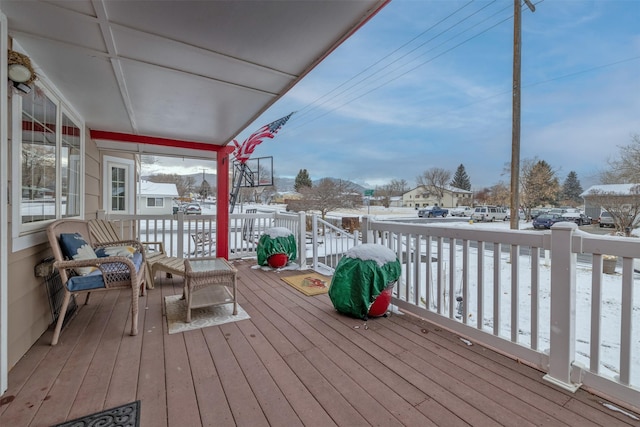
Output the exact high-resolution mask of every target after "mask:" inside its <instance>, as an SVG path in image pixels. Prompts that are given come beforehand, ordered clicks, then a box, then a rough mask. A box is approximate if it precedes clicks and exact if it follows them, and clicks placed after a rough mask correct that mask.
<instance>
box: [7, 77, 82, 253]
mask: <svg viewBox="0 0 640 427" xmlns="http://www.w3.org/2000/svg"><path fill="white" fill-rule="evenodd" d="M12 109H13V111H12V117H13V119H12V120H13V121H12V141H13V144H12V164H13V165H14V167H13V168H12V179H13V182H14V183H15V185H13V186H12V187H13V193H12V199H13V218H14V219H15V220H14V221H13V222H12V223H13V227H12V228H13V237H14V238H20V237H21V236H24V235H28V234H31V233H33V232H34V231H41V230H44V228H45V227H46V225H47V224H48V223H49V222H51V221H52V220H55V219H59V218H63V217H78V216H80V215H81V212H82V206H83V199H84V198H83V191H82V188H83V183H82V175H83V173H82V171H83V160H82V152H83V151H82V147H83V143H84V125H83V123H82V121H81V120H80V119H79V118H77V117H76V116H75V115H74V114H73V113H72V112H71V111H70V108H68V107H67V106H66V105H65V104H64V102H62V101H61V99H60V97H58V96H56V95H55V94H54V93H53V92H52V91H50V90H48V89H47V88H46V87H45V86H44V85H43V84H42V83H40V82H39V83H37V84H35V85H34V89H33V90H32V91H31V92H30V93H28V94H24V95H21V96H17V95H14V96H13V97H12ZM33 243H35V242H33ZM14 246H16V247H21V246H23V247H27V246H29V244H28V243H27V244H26V246H24V245H21V244H20V243H18V244H17V245H15V242H14Z"/></svg>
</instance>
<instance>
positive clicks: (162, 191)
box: [138, 181, 178, 215]
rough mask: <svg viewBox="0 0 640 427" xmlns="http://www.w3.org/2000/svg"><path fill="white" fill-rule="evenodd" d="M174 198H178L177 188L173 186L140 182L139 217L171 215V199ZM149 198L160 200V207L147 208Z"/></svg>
mask: <svg viewBox="0 0 640 427" xmlns="http://www.w3.org/2000/svg"><path fill="white" fill-rule="evenodd" d="M176 197H178V188H177V187H176V185H175V184H168V183H158V182H149V181H142V182H141V183H140V202H139V205H138V212H139V213H140V214H141V215H171V214H172V213H173V199H174V198H176ZM149 198H161V199H162V200H163V204H162V206H148V199H149Z"/></svg>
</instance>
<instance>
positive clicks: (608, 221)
mask: <svg viewBox="0 0 640 427" xmlns="http://www.w3.org/2000/svg"><path fill="white" fill-rule="evenodd" d="M599 222H600V227H615V226H616V224H615V222H614V221H613V216H612V215H611V214H610V213H609V212H607V211H602V212H601V213H600V220H599Z"/></svg>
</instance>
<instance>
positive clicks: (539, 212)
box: [529, 209, 548, 220]
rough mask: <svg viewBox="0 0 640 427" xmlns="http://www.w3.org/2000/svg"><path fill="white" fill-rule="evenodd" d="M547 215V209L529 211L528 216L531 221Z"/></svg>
mask: <svg viewBox="0 0 640 427" xmlns="http://www.w3.org/2000/svg"><path fill="white" fill-rule="evenodd" d="M545 213H548V210H547V209H531V213H530V214H529V216H530V217H531V219H532V220H534V219H536V218H537V217H538V216H539V215H542V214H545Z"/></svg>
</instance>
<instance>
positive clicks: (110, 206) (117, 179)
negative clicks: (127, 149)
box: [102, 156, 135, 215]
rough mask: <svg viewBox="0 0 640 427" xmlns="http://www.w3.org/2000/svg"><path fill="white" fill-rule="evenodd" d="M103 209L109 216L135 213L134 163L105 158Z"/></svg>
mask: <svg viewBox="0 0 640 427" xmlns="http://www.w3.org/2000/svg"><path fill="white" fill-rule="evenodd" d="M102 162H103V164H104V175H103V177H104V187H103V194H104V195H105V196H104V199H103V200H104V204H103V209H104V210H105V211H106V212H107V213H109V214H116V215H117V214H133V213H134V193H135V192H134V189H133V186H134V175H135V174H134V162H133V160H130V159H124V158H120V157H112V156H103V158H102Z"/></svg>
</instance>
